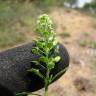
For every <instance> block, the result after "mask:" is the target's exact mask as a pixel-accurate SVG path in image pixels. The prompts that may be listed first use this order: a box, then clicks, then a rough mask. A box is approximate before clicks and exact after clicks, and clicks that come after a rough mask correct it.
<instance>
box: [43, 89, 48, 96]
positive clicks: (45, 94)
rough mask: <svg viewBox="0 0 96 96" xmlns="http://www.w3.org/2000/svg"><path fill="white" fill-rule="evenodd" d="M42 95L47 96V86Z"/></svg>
mask: <svg viewBox="0 0 96 96" xmlns="http://www.w3.org/2000/svg"><path fill="white" fill-rule="evenodd" d="M44 96H48V88H45V93H44Z"/></svg>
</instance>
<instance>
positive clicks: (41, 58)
mask: <svg viewBox="0 0 96 96" xmlns="http://www.w3.org/2000/svg"><path fill="white" fill-rule="evenodd" d="M39 60H40V61H41V62H44V63H47V62H48V58H47V57H44V56H42V57H40V58H39Z"/></svg>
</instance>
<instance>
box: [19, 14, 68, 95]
mask: <svg viewBox="0 0 96 96" xmlns="http://www.w3.org/2000/svg"><path fill="white" fill-rule="evenodd" d="M36 32H37V33H38V36H39V37H38V39H37V40H34V47H32V53H33V54H35V55H38V56H39V58H38V60H35V61H32V64H35V65H36V66H39V68H31V69H29V70H27V71H28V72H32V73H33V74H35V75H37V76H38V77H40V78H42V79H43V81H44V88H45V92H44V96H48V87H49V85H50V84H51V83H52V82H53V81H54V80H55V79H56V78H57V77H58V76H59V75H61V74H62V73H64V72H65V70H66V69H64V70H61V71H60V72H59V73H57V74H56V75H55V76H53V75H52V74H51V70H52V69H54V67H55V64H56V62H59V61H60V59H61V57H60V56H59V55H58V52H59V44H58V42H57V41H56V39H55V33H54V30H53V23H52V21H51V19H50V18H49V16H48V15H46V14H43V15H41V16H40V17H39V18H38V20H37V27H36ZM52 50H53V51H52ZM41 68H42V69H43V70H45V74H43V73H41V72H40V69H41ZM20 94H29V93H27V92H23V93H20ZM20 94H17V96H19V95H20ZM38 96H39V95H38Z"/></svg>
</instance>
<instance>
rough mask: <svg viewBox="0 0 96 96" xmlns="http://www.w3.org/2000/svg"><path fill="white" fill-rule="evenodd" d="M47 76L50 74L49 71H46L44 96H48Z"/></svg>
mask: <svg viewBox="0 0 96 96" xmlns="http://www.w3.org/2000/svg"><path fill="white" fill-rule="evenodd" d="M49 74H50V70H49V69H48V70H47V72H46V79H45V93H44V96H48V86H49Z"/></svg>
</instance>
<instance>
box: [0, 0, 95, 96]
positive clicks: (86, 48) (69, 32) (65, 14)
mask: <svg viewBox="0 0 96 96" xmlns="http://www.w3.org/2000/svg"><path fill="white" fill-rule="evenodd" d="M43 13H46V14H48V15H49V16H50V18H51V19H52V20H53V22H54V28H55V32H56V34H57V35H56V38H57V40H58V41H59V42H61V43H62V44H63V45H64V46H65V47H66V48H67V50H68V52H69V54H70V66H69V69H68V71H67V72H66V73H65V74H64V75H63V76H62V77H61V78H60V79H59V80H58V81H56V82H55V83H53V84H52V85H50V88H49V96H96V0H0V51H4V50H6V49H9V48H12V47H16V46H19V45H22V44H24V43H28V42H32V40H33V39H35V38H36V36H37V35H36V34H35V25H36V20H37V17H38V16H39V15H40V14H43ZM40 92H41V94H42V90H41V91H39V93H40Z"/></svg>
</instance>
